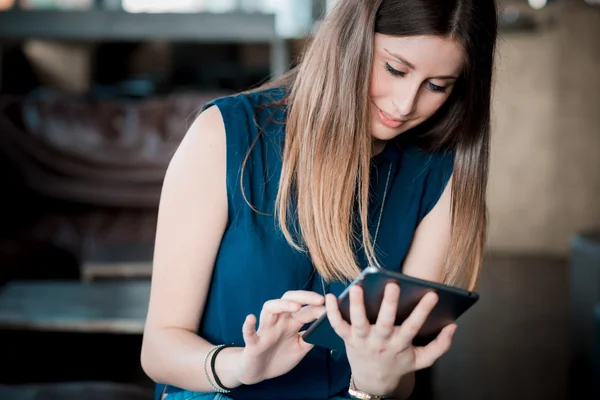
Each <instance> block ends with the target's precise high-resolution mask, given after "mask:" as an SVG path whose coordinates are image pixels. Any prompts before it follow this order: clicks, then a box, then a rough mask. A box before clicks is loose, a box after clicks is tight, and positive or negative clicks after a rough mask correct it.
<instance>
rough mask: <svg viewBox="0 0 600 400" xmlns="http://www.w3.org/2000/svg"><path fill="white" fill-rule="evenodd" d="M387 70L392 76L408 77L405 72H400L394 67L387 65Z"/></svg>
mask: <svg viewBox="0 0 600 400" xmlns="http://www.w3.org/2000/svg"><path fill="white" fill-rule="evenodd" d="M385 69H386V71H387V72H389V73H390V74H392V75H393V76H404V75H406V73H405V72H402V71H398V70H397V69H396V68H394V67H392V66H391V65H390V64H388V63H385Z"/></svg>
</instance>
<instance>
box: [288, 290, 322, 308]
mask: <svg viewBox="0 0 600 400" xmlns="http://www.w3.org/2000/svg"><path fill="white" fill-rule="evenodd" d="M281 298H282V299H283V300H290V301H295V302H296V303H300V304H303V305H304V304H307V305H313V306H321V305H323V304H325V297H323V295H320V294H319V293H316V292H309V291H306V290H290V291H288V292H285V293H284V294H283V296H281Z"/></svg>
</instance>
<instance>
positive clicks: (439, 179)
mask: <svg viewBox="0 0 600 400" xmlns="http://www.w3.org/2000/svg"><path fill="white" fill-rule="evenodd" d="M453 171H454V153H451V152H446V153H443V154H440V155H435V156H433V159H431V162H430V167H429V173H428V176H427V179H426V182H425V193H424V194H423V207H422V211H421V216H420V218H419V223H420V222H421V221H422V220H423V219H424V218H425V217H426V216H427V215H428V214H429V213H430V212H431V210H433V208H434V207H435V205H436V204H437V203H438V201H439V200H440V198H441V197H442V193H444V190H445V189H446V186H447V185H448V181H449V180H450V177H451V176H452V173H453Z"/></svg>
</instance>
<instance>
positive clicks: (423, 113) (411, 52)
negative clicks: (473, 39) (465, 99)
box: [370, 34, 464, 141]
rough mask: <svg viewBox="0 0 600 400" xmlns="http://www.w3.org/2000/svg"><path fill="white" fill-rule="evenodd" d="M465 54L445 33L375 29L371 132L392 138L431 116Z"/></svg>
mask: <svg viewBox="0 0 600 400" xmlns="http://www.w3.org/2000/svg"><path fill="white" fill-rule="evenodd" d="M463 54H464V53H463V50H462V48H461V46H460V45H459V44H458V43H456V42H455V41H454V40H452V39H448V38H442V37H437V36H410V37H394V36H385V35H381V34H376V35H375V46H374V57H373V68H372V70H373V72H372V75H371V83H370V100H371V110H372V114H371V131H372V132H371V134H372V135H373V137H374V138H375V139H377V140H379V141H385V140H389V139H392V138H394V137H396V136H397V135H399V134H401V133H402V132H405V131H407V130H409V129H411V128H414V127H415V126H417V125H419V124H420V123H422V122H423V121H425V120H427V118H429V117H431V116H432V115H433V114H434V113H435V112H436V111H437V110H438V109H439V108H440V107H441V106H442V105H443V104H444V102H445V101H446V100H447V99H448V97H449V96H450V93H451V92H452V89H453V87H454V84H455V82H456V79H457V78H458V77H459V75H460V74H461V72H462V69H463V66H464V55H463Z"/></svg>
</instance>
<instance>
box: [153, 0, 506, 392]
mask: <svg viewBox="0 0 600 400" xmlns="http://www.w3.org/2000/svg"><path fill="white" fill-rule="evenodd" d="M496 29H497V28H496V8H495V3H494V1H493V0H435V1H433V0H428V1H426V0H340V1H338V5H337V6H336V8H335V9H334V10H332V11H331V12H330V14H329V15H328V17H327V19H326V20H325V21H324V22H323V23H322V25H321V27H320V29H319V32H318V34H317V35H316V37H315V38H314V40H313V41H312V43H311V44H310V46H309V47H308V48H307V50H306V52H305V54H304V56H303V58H302V60H301V62H300V64H299V66H298V67H297V68H296V69H294V70H293V71H291V72H290V73H289V74H288V75H287V76H285V77H283V78H282V79H279V80H277V81H275V82H272V83H270V84H268V85H266V86H264V87H261V88H259V89H257V90H254V91H251V92H247V93H241V94H238V95H235V96H229V97H225V98H221V99H217V100H215V101H213V102H211V103H209V104H208V105H206V106H205V107H204V109H203V111H202V113H201V114H200V115H199V117H198V118H197V119H196V121H195V122H194V123H193V125H192V126H191V127H190V129H189V132H188V133H187V135H186V137H185V138H184V140H183V141H182V143H181V145H180V147H179V149H178V150H177V152H176V154H175V155H174V157H173V159H172V161H171V163H170V165H169V168H168V171H167V174H166V177H165V181H164V187H163V193H162V197H161V202H160V210H159V220H158V225H157V235H156V248H155V260H154V271H153V277H152V287H151V297H150V304H149V311H148V318H147V323H146V329H145V333H144V341H143V349H142V355H141V361H142V366H143V368H144V370H145V371H146V373H147V374H148V375H149V376H150V377H151V378H152V379H153V380H154V381H156V382H160V383H164V384H166V390H165V393H166V397H167V398H168V399H169V400H170V399H213V398H214V399H229V398H233V399H263V400H264V399H279V400H292V399H330V398H347V397H348V396H349V395H350V394H351V395H352V396H356V397H360V398H372V399H378V398H384V397H392V398H399V399H400V398H407V397H408V396H409V395H410V393H411V391H412V389H413V385H414V373H415V371H418V370H420V369H423V368H426V367H429V366H431V365H432V364H433V363H434V362H435V361H436V360H437V359H438V358H439V357H441V356H442V355H443V354H444V353H445V352H446V351H447V350H448V349H449V348H450V345H451V337H452V334H453V333H454V330H455V329H456V326H455V325H454V324H452V325H449V326H447V327H446V328H445V329H444V330H443V331H442V332H441V333H440V334H439V336H438V337H437V338H436V339H435V340H434V341H432V342H431V343H429V344H428V345H427V346H425V347H414V346H413V344H412V342H413V338H414V332H415V331H416V330H417V329H418V327H419V326H420V324H422V322H423V320H424V319H425V318H426V316H427V314H428V313H429V311H430V310H431V309H432V307H433V306H434V305H435V302H436V300H437V299H436V296H435V294H430V295H428V296H425V297H424V298H423V299H422V301H421V302H420V303H419V305H418V306H417V308H415V310H414V312H413V313H412V315H411V316H410V317H409V319H408V320H406V321H405V322H404V323H403V324H402V325H401V326H393V318H391V316H393V315H394V312H395V311H394V306H395V304H396V302H397V300H398V298H399V296H400V295H401V294H400V293H399V288H398V287H397V286H395V285H392V284H390V285H388V287H387V288H386V294H385V298H384V304H383V306H382V308H381V312H380V314H379V317H378V320H377V323H376V324H374V325H370V324H369V322H368V321H367V319H366V317H365V313H364V307H363V306H362V293H361V290H360V289H358V288H357V289H356V290H353V291H351V323H350V324H348V323H346V322H345V321H344V320H343V319H342V318H341V317H340V314H339V311H338V310H337V307H336V304H337V303H336V300H335V299H336V296H337V295H339V294H340V293H341V292H342V291H343V290H344V288H345V287H346V285H347V284H348V282H349V281H350V280H351V279H352V278H354V277H355V276H356V275H357V274H358V273H359V272H360V270H361V269H362V268H364V267H365V266H367V265H369V264H372V265H376V266H378V267H380V268H388V269H391V270H396V271H402V272H403V273H405V274H407V275H412V276H416V277H419V278H422V279H427V280H431V281H438V282H445V283H447V284H455V285H459V284H460V285H463V286H466V287H467V288H469V289H473V288H474V287H475V285H476V283H477V279H478V271H479V267H480V264H481V258H482V248H483V244H484V238H485V227H486V217H485V189H486V178H487V166H488V142H489V116H490V110H489V109H490V91H491V83H492V69H493V68H492V66H493V56H494V49H495V40H496ZM323 312H327V314H328V317H329V319H330V321H331V324H332V326H333V327H334V328H335V330H336V332H337V333H338V334H339V335H340V336H341V337H342V338H343V339H344V342H345V345H346V354H345V355H344V356H342V357H340V358H339V359H338V358H337V357H332V356H331V355H330V353H329V352H328V351H327V350H326V349H322V348H319V347H311V346H310V345H309V344H307V343H305V342H304V341H302V339H301V338H300V335H299V333H300V332H301V331H302V330H303V329H304V328H305V326H306V325H307V324H308V323H310V322H312V321H314V320H315V319H316V318H318V317H319V316H320V315H321V314H322V313H323ZM257 317H258V318H257Z"/></svg>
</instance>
